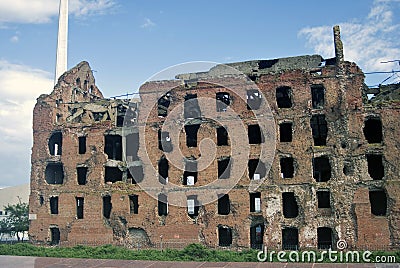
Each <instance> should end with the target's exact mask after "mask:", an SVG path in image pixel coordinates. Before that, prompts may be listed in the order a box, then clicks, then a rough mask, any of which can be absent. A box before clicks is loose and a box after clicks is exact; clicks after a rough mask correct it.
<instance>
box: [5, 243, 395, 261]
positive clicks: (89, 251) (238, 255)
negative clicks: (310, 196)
mask: <svg viewBox="0 0 400 268" xmlns="http://www.w3.org/2000/svg"><path fill="white" fill-rule="evenodd" d="M257 252H258V251H257V250H253V249H249V250H244V251H241V252H237V251H229V250H213V249H209V248H206V247H204V246H203V245H200V244H191V245H189V246H187V247H186V248H184V249H182V250H178V249H165V250H164V251H159V250H155V249H142V250H131V249H127V248H124V247H117V246H112V245H104V246H99V247H90V246H75V247H43V246H34V245H32V244H29V243H19V244H15V245H7V244H1V245H0V255H14V256H36V257H56V258H91V259H119V260H156V261H200V262H201V261H208V262H257ZM299 254H300V255H301V252H300V253H299ZM316 255H317V257H318V258H319V256H320V253H319V252H316ZM377 256H394V257H395V258H396V261H397V262H398V261H400V251H374V252H373V253H372V255H371V256H370V259H371V260H372V262H375V260H376V257H377ZM273 259H274V260H273V261H274V262H277V261H278V260H277V256H276V254H275V255H274V258H273ZM268 261H269V260H268ZM324 262H329V260H326V259H325V260H324Z"/></svg>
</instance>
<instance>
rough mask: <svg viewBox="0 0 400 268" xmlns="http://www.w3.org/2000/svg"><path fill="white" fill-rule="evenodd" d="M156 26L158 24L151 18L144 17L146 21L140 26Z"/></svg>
mask: <svg viewBox="0 0 400 268" xmlns="http://www.w3.org/2000/svg"><path fill="white" fill-rule="evenodd" d="M154 26H156V24H155V23H154V22H153V21H152V20H151V19H149V18H145V19H144V23H143V24H142V25H141V26H140V27H142V28H152V27H154Z"/></svg>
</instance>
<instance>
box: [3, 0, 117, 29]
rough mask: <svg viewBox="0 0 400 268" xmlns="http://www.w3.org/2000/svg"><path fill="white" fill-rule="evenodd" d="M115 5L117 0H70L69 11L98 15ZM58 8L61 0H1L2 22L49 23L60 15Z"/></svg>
mask: <svg viewBox="0 0 400 268" xmlns="http://www.w3.org/2000/svg"><path fill="white" fill-rule="evenodd" d="M114 6H115V0H70V1H69V13H70V14H73V15H75V16H78V17H82V16H90V15H98V14H104V13H106V12H107V11H108V10H110V9H111V8H113V7H114ZM58 8H59V0H29V1H28V0H12V1H10V0H0V24H5V23H48V22H50V21H51V20H52V18H53V17H55V16H57V15H58ZM3 27H4V26H3Z"/></svg>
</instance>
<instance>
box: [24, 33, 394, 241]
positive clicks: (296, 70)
mask: <svg viewBox="0 0 400 268" xmlns="http://www.w3.org/2000/svg"><path fill="white" fill-rule="evenodd" d="M334 44H335V57H334V58H331V59H323V58H322V57H321V56H319V55H312V56H299V57H291V58H280V59H274V60H255V61H248V62H239V63H234V64H228V66H230V67H233V68H235V69H237V70H239V71H240V72H243V73H244V74H246V76H247V77H248V78H249V81H252V82H254V83H255V84H256V85H257V87H255V88H254V87H253V88H252V87H248V88H245V87H244V88H242V89H241V90H242V91H241V93H239V94H242V98H240V97H239V96H236V95H235V93H233V92H231V91H229V90H228V89H227V88H224V87H221V86H220V85H216V84H212V83H207V82H204V81H207V77H214V78H215V77H217V78H216V79H222V80H224V79H225V80H226V79H229V77H228V78H227V77H222V76H218V68H220V67H219V66H216V67H214V68H213V69H211V70H210V71H209V72H208V73H197V74H196V73H193V74H184V75H179V76H177V78H178V79H176V80H168V81H153V82H148V83H146V84H144V85H143V86H142V87H141V88H140V90H139V94H140V98H139V99H138V100H137V101H128V100H119V99H105V98H103V96H102V93H101V92H100V91H99V89H98V88H97V87H96V85H95V81H94V77H93V74H92V71H91V69H90V67H89V65H88V63H86V62H82V63H80V64H78V65H77V66H76V67H74V68H72V69H71V70H70V71H68V72H66V73H65V74H64V75H63V76H62V77H61V78H60V79H59V80H58V83H57V85H56V86H55V87H54V90H53V92H52V93H51V94H49V95H41V96H40V97H39V98H38V100H37V104H36V106H35V108H34V112H33V137H34V143H33V148H32V171H31V194H30V201H29V209H30V230H29V233H30V239H31V240H32V241H33V242H35V243H44V244H46V243H47V244H60V245H67V246H68V245H75V244H93V245H98V244H116V245H124V246H127V247H137V246H141V247H146V246H155V245H159V244H160V243H161V241H162V242H163V243H169V242H177V243H178V242H179V243H183V244H187V243H193V242H197V243H202V244H204V245H207V246H210V247H241V248H249V247H253V248H259V247H261V245H262V244H265V245H267V246H269V247H270V248H283V249H298V248H300V249H304V248H320V249H324V248H328V247H333V248H335V247H336V242H337V241H338V240H339V239H341V240H345V241H346V242H347V244H348V245H349V246H350V247H355V248H366V247H369V248H376V247H381V246H382V247H398V246H399V245H400V219H399V217H400V204H399V196H400V191H399V190H400V188H399V164H400V160H399V159H400V158H399V156H398V153H399V148H400V143H399V137H400V121H399V111H400V102H399V97H398V95H399V91H400V86H399V85H391V86H386V87H381V88H378V89H368V88H367V87H366V86H365V84H364V74H363V72H362V70H361V69H360V68H359V67H358V66H357V65H356V64H355V63H351V62H347V61H344V57H343V47H342V43H341V41H340V34H339V29H338V27H335V28H334ZM169 88H172V90H168V93H166V94H165V90H166V89H169ZM260 91H261V92H260ZM367 94H374V95H375V97H373V98H372V99H369V98H368V97H367ZM396 94H397V95H396ZM260 96H263V97H262V98H260ZM201 97H208V98H213V99H214V100H216V101H215V102H214V103H210V107H212V109H215V110H216V112H217V113H220V114H221V116H223V115H224V112H225V110H226V109H227V108H232V109H234V110H235V111H236V112H237V113H238V114H239V118H240V119H241V121H242V123H243V124H244V126H245V128H246V129H247V132H248V133H247V134H246V135H247V137H246V136H245V137H244V138H243V140H244V141H245V142H246V143H248V144H249V147H250V153H249V157H248V159H247V158H246V159H245V161H246V164H245V166H246V168H245V170H244V173H243V176H241V178H240V180H239V181H238V183H237V184H236V185H235V186H234V187H233V189H232V190H231V191H229V192H228V193H223V194H220V195H219V196H218V200H216V201H215V202H211V203H207V204H203V203H202V202H200V201H199V200H200V199H201V198H200V197H199V196H193V195H191V194H190V187H192V186H196V185H197V186H198V185H206V184H208V183H210V182H212V181H214V180H222V179H224V177H229V176H230V175H232V172H230V168H231V164H230V158H231V157H232V158H233V163H235V162H236V161H237V162H240V160H241V159H234V157H233V156H231V155H230V147H231V146H234V144H232V140H231V136H230V131H231V129H229V128H225V127H224V125H221V124H216V123H215V122H213V121H210V120H207V118H206V117H205V116H204V113H205V112H204V111H203V110H202V109H203V107H201V105H198V104H197V99H200V98H201ZM187 100H191V101H192V102H190V103H189V102H188V103H189V104H188V105H186V104H185V106H184V109H182V113H184V118H185V119H187V120H186V121H185V126H184V127H183V128H182V129H181V130H180V134H179V135H180V137H181V138H180V140H179V141H180V142H179V144H178V145H177V144H174V146H172V144H173V140H174V139H175V138H176V137H175V136H173V135H170V133H168V132H166V131H162V130H161V127H162V125H163V122H164V121H165V120H166V118H167V116H168V115H169V113H170V112H171V111H172V110H173V109H174V107H177V106H178V105H181V104H182V103H184V102H185V101H187ZM263 102H267V103H268V104H269V106H270V108H271V113H272V114H273V120H274V122H275V124H274V128H275V129H276V136H275V134H271V133H265V132H263V128H260V126H259V125H258V123H257V120H255V114H257V109H258V108H259V107H260V104H261V103H263ZM145 103H156V106H155V107H151V106H149V105H144V104H145ZM185 103H186V102H185ZM126 112H128V113H130V114H131V115H132V117H131V119H132V120H131V121H132V122H133V125H134V126H135V124H136V126H137V127H132V128H131V129H129V130H128V131H123V125H124V115H125V113H126ZM143 114H148V115H149V116H148V117H146V118H145V119H144V118H141V116H142V115H143ZM136 119H137V120H136ZM141 131H143V132H141ZM139 133H145V139H144V137H143V136H142V135H139ZM271 137H272V138H273V139H274V142H275V144H276V151H275V155H274V156H275V157H274V159H273V161H272V162H270V163H268V162H265V161H263V160H262V159H261V158H260V156H259V154H260V146H261V145H262V144H263V143H265V142H266V141H267V140H268V138H271ZM207 138H208V139H212V140H213V141H214V143H215V144H216V158H215V159H214V161H213V162H212V163H211V164H210V165H209V167H207V168H206V169H203V170H199V171H197V170H196V168H194V169H192V168H190V166H196V165H197V162H196V159H198V158H199V157H200V149H199V147H200V145H199V144H200V141H202V140H203V139H207ZM177 146H178V147H179V149H180V150H181V151H182V154H183V156H184V157H185V159H184V160H183V162H182V163H183V166H184V168H183V169H184V170H181V169H180V168H178V167H175V166H174V165H171V164H170V163H169V162H168V158H167V157H166V156H167V155H168V153H170V152H172V151H174V150H177V149H178V148H177ZM206 152H207V151H206ZM203 154H204V153H203ZM157 173H158V174H157ZM155 177H157V181H159V182H160V184H162V185H167V184H168V183H173V184H176V185H181V186H182V187H181V188H182V189H184V192H185V193H187V194H186V197H187V200H185V202H186V201H187V203H186V204H187V206H186V207H179V206H172V205H168V200H169V196H170V195H172V194H173V193H171V192H169V191H168V188H167V189H166V190H165V189H164V190H161V192H158V193H155V196H156V198H153V197H152V196H150V195H149V194H148V193H147V192H145V191H144V190H143V189H142V188H141V187H140V185H139V184H140V182H145V181H146V180H150V179H151V178H155ZM260 179H264V181H263V182H262V184H261V185H260V187H258V188H257V189H255V190H254V191H251V190H249V188H248V186H249V184H251V182H252V181H256V180H260ZM167 181H168V182H167ZM138 183H139V184H138Z"/></svg>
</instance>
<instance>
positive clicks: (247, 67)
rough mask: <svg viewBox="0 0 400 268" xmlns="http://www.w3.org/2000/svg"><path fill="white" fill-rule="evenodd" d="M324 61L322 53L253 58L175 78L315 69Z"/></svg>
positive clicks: (187, 79) (187, 78)
mask: <svg viewBox="0 0 400 268" xmlns="http://www.w3.org/2000/svg"><path fill="white" fill-rule="evenodd" d="M327 61H328V60H327ZM323 62H325V60H324V59H323V58H322V57H321V56H320V55H305V56H297V57H288V58H280V59H271V60H252V61H244V62H235V63H227V64H218V65H216V66H214V67H212V68H211V69H210V70H209V71H208V72H197V73H187V74H178V75H176V76H175V78H176V79H183V80H185V81H193V80H196V79H201V78H207V77H210V76H211V77H220V76H226V75H229V74H232V75H234V74H237V71H239V72H242V73H244V74H246V75H248V76H250V77H251V76H252V75H262V74H273V73H279V72H282V71H290V70H314V69H316V68H319V67H321V63H323ZM328 62H331V61H328Z"/></svg>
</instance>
